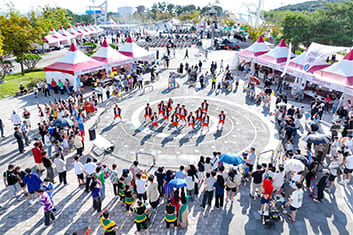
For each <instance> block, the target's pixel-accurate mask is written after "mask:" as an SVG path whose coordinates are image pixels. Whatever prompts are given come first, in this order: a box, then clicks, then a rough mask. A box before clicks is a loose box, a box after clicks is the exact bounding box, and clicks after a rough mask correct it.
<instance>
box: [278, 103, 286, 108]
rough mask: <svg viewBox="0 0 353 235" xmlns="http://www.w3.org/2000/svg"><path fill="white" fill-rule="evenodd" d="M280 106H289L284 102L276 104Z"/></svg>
mask: <svg viewBox="0 0 353 235" xmlns="http://www.w3.org/2000/svg"><path fill="white" fill-rule="evenodd" d="M276 105H277V106H278V107H282V106H287V104H286V103H284V102H279V103H278V104H276Z"/></svg>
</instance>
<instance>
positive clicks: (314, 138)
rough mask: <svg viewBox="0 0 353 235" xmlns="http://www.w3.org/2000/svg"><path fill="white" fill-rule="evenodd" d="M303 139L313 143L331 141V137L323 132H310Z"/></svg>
mask: <svg viewBox="0 0 353 235" xmlns="http://www.w3.org/2000/svg"><path fill="white" fill-rule="evenodd" d="M303 140H304V141H306V142H308V143H311V144H328V143H330V142H331V140H330V138H329V137H328V136H326V135H323V134H309V135H307V136H305V137H304V138H303Z"/></svg>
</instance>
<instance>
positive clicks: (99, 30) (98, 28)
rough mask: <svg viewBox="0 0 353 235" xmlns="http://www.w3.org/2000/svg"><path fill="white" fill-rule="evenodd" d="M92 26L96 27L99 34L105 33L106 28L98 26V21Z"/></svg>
mask: <svg viewBox="0 0 353 235" xmlns="http://www.w3.org/2000/svg"><path fill="white" fill-rule="evenodd" d="M91 27H92V28H94V29H95V30H96V32H97V33H98V34H101V33H104V29H102V28H101V27H99V26H97V25H96V23H92V25H91Z"/></svg>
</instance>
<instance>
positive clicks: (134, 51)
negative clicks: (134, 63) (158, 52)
mask: <svg viewBox="0 0 353 235" xmlns="http://www.w3.org/2000/svg"><path fill="white" fill-rule="evenodd" d="M119 52H120V53H121V54H123V55H125V56H128V57H132V58H133V59H134V60H153V58H154V53H153V52H150V51H147V50H145V49H144V48H142V47H140V46H138V45H137V44H136V43H134V42H133V41H132V39H131V37H128V38H127V40H126V43H125V45H123V46H122V47H121V48H120V50H119Z"/></svg>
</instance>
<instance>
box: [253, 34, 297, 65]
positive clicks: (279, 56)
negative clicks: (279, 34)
mask: <svg viewBox="0 0 353 235" xmlns="http://www.w3.org/2000/svg"><path fill="white" fill-rule="evenodd" d="M288 52H289V49H288V47H287V45H286V43H285V42H284V40H283V39H282V41H281V42H280V43H279V44H278V45H277V46H276V47H275V48H273V49H272V50H271V51H269V52H267V53H266V54H263V55H260V56H258V57H256V58H255V59H254V62H255V63H257V64H259V65H262V66H266V67H269V68H272V69H275V70H280V69H281V67H282V66H283V65H284V64H285V63H286V61H287V58H288ZM290 53H291V54H290V58H293V57H295V55H294V54H293V53H292V52H290Z"/></svg>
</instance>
